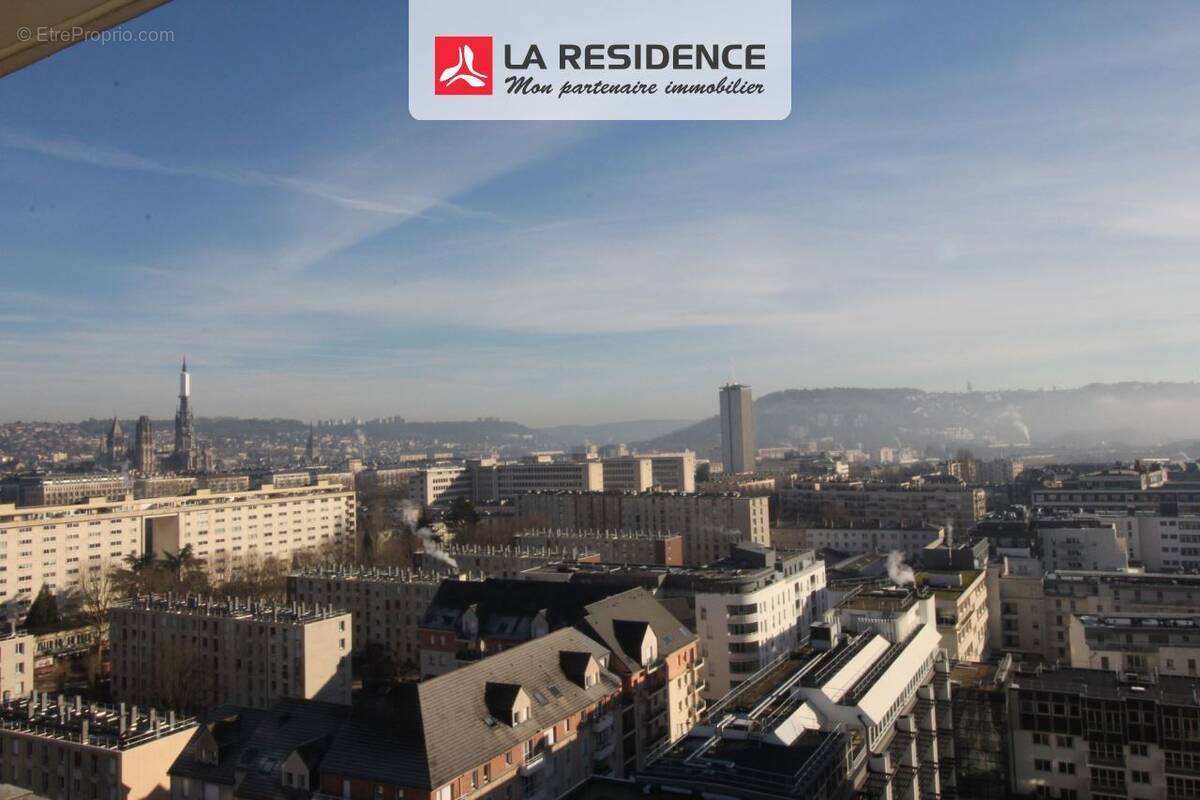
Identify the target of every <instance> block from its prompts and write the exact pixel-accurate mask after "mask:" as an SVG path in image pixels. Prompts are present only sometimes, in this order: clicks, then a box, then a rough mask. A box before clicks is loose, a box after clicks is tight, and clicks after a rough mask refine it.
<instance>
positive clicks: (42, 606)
mask: <svg viewBox="0 0 1200 800" xmlns="http://www.w3.org/2000/svg"><path fill="white" fill-rule="evenodd" d="M60 622H62V616H61V615H60V614H59V613H58V598H57V597H55V596H54V592H52V591H50V587H49V586H47V585H46V584H44V583H43V584H42V588H41V590H40V591H38V595H37V597H36V598H35V599H34V601H33V605H31V606H30V607H29V614H28V615H26V617H25V627H26V628H28V629H29V630H31V631H39V630H46V629H48V628H53V627H54V626H55V625H58V624H59V623H60Z"/></svg>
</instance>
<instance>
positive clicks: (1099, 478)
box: [1030, 468, 1200, 515]
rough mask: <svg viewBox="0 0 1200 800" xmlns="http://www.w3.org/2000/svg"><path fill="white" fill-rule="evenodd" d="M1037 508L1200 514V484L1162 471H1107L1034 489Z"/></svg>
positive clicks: (1119, 512)
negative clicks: (1176, 477) (1177, 478)
mask: <svg viewBox="0 0 1200 800" xmlns="http://www.w3.org/2000/svg"><path fill="white" fill-rule="evenodd" d="M1030 498H1031V502H1032V505H1033V507H1034V508H1038V509H1042V510H1045V511H1051V512H1060V513H1062V512H1084V513H1089V514H1095V513H1099V512H1110V513H1117V514H1124V513H1126V512H1128V511H1129V510H1130V509H1133V510H1135V511H1146V512H1150V513H1154V514H1163V515H1170V514H1200V482H1197V481H1196V480H1195V477H1194V475H1193V476H1192V477H1191V479H1190V480H1184V479H1179V480H1176V479H1175V478H1173V477H1171V474H1170V473H1168V472H1167V471H1166V470H1162V469H1157V468H1153V469H1146V468H1142V469H1108V470H1101V471H1099V472H1094V473H1090V474H1087V475H1081V476H1079V477H1076V478H1069V479H1065V480H1060V481H1056V482H1054V483H1052V484H1050V485H1044V486H1035V487H1033V489H1032V490H1031V494H1030Z"/></svg>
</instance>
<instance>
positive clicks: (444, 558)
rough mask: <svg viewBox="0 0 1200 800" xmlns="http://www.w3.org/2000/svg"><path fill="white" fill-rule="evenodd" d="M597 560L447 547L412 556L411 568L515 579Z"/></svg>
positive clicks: (585, 554)
mask: <svg viewBox="0 0 1200 800" xmlns="http://www.w3.org/2000/svg"><path fill="white" fill-rule="evenodd" d="M426 546H427V547H428V545H426ZM599 560H600V556H599V554H597V553H596V552H595V551H594V550H583V549H578V548H574V547H555V546H551V547H525V546H521V545H492V544H487V545H481V544H468V545H454V544H450V545H446V546H445V547H437V549H436V550H432V551H428V550H427V551H423V552H417V553H413V565H414V566H415V567H416V568H417V569H419V570H422V571H425V572H432V573H437V574H441V575H462V574H466V575H468V576H470V575H477V576H480V577H486V578H515V577H517V576H519V575H520V574H521V573H522V572H524V571H525V570H527V569H532V568H534V567H540V566H542V565H544V564H553V563H555V562H558V561H599Z"/></svg>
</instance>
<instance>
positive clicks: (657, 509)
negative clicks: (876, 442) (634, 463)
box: [514, 492, 771, 566]
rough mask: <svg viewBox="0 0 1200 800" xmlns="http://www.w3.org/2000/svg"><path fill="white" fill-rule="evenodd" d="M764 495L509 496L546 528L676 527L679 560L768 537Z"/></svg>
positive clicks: (716, 555)
mask: <svg viewBox="0 0 1200 800" xmlns="http://www.w3.org/2000/svg"><path fill="white" fill-rule="evenodd" d="M767 503H768V499H767V498H766V497H745V496H742V495H738V494H720V495H701V494H674V493H663V492H647V493H642V494H625V493H620V492H535V493H530V494H524V495H519V496H518V497H517V498H516V499H515V500H514V505H515V506H516V509H517V515H518V516H520V517H523V518H525V519H530V520H537V522H538V524H540V525H545V526H548V527H552V528H576V529H579V528H583V529H587V528H590V529H610V528H611V529H622V530H642V531H678V532H679V533H680V535H681V536H682V537H683V563H684V564H687V565H695V566H699V565H702V564H707V563H709V562H710V561H716V560H718V559H721V558H724V557H725V556H727V555H729V553H730V548H731V547H732V546H733V544H734V543H736V542H754V543H757V544H761V545H769V544H770V543H771V529H770V524H771V523H770V516H769V511H768V508H767Z"/></svg>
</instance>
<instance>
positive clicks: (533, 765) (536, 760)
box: [518, 750, 546, 775]
mask: <svg viewBox="0 0 1200 800" xmlns="http://www.w3.org/2000/svg"><path fill="white" fill-rule="evenodd" d="M544 766H546V751H545V750H539V751H537V752H536V753H531V754H528V755H526V756H525V760H524V761H522V762H521V767H520V769H519V770H518V772H520V773H521V774H522V775H532V774H534V773H535V772H537V771H539V770H540V769H541V768H542V767H544Z"/></svg>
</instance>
